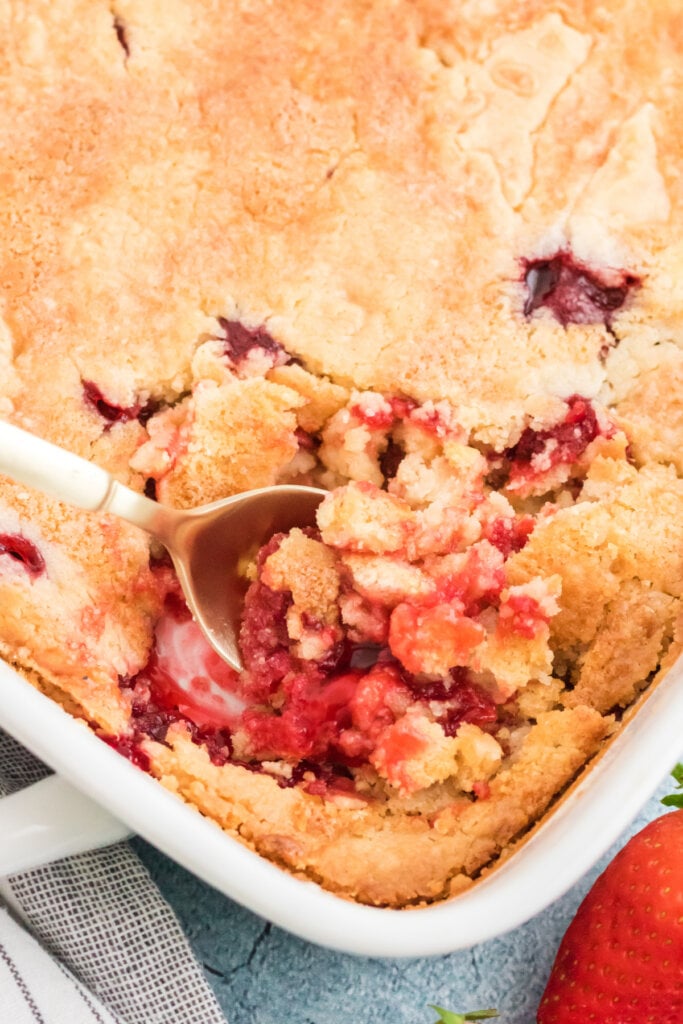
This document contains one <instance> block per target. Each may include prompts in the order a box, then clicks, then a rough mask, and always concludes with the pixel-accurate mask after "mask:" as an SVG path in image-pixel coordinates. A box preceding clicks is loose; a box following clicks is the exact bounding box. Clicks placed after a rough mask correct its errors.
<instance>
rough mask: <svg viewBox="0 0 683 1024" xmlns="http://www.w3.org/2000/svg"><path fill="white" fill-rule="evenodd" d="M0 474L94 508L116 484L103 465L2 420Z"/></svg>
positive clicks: (56, 496) (53, 495)
mask: <svg viewBox="0 0 683 1024" xmlns="http://www.w3.org/2000/svg"><path fill="white" fill-rule="evenodd" d="M0 473H5V474H6V475H7V476H11V477H12V479H13V480H17V481H19V482H21V483H23V484H28V486H29V487H36V488H37V489H38V490H39V491H44V492H45V493H46V494H51V495H52V497H53V498H60V499H61V500H62V501H66V502H68V504H70V505H78V506H79V507H80V508H86V509H90V510H91V511H94V510H95V509H99V508H101V507H102V505H104V504H105V503H106V501H107V496H108V494H109V491H110V489H111V487H112V485H113V484H114V483H115V481H114V480H113V478H112V477H111V476H110V475H109V473H107V472H106V470H104V469H101V468H100V466H96V465H94V464H93V463H92V462H88V461H87V460H86V459H81V458H80V457H79V456H78V455H73V454H72V452H68V451H66V450H65V449H64V448H58V447H57V445H56V444H51V443H50V442H49V441H43V439H42V438H40V437H36V436H35V435H34V434H29V433H28V432H27V431H26V430H21V429H20V428H19V427H15V426H12V424H10V423H5V422H2V421H0Z"/></svg>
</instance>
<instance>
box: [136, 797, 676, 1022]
mask: <svg viewBox="0 0 683 1024" xmlns="http://www.w3.org/2000/svg"><path fill="white" fill-rule="evenodd" d="M670 789H671V786H670V785H669V783H668V782H666V783H664V784H663V785H662V787H661V788H660V790H659V792H658V794H657V796H656V797H655V798H653V799H652V800H651V801H650V802H649V803H648V804H647V806H646V807H645V808H644V809H643V811H642V813H641V814H640V815H639V816H638V818H637V819H636V821H634V823H633V825H632V826H631V828H629V829H628V830H627V831H626V832H625V833H624V834H623V835H622V836H621V838H620V840H619V841H618V843H616V844H615V846H614V847H613V848H612V849H611V850H610V852H609V853H608V854H607V855H606V856H605V857H604V858H603V860H602V861H601V862H600V864H598V865H596V867H595V868H594V869H593V870H592V871H591V872H590V874H588V875H586V876H585V877H584V878H583V879H582V880H581V882H579V883H578V884H577V885H576V886H575V887H574V888H573V889H572V890H571V891H570V892H569V893H567V895H566V896H565V897H563V899H561V900H558V901H557V902H556V903H554V904H553V905H552V906H551V907H549V908H548V909H547V910H546V911H544V912H543V913H542V914H539V915H538V916H537V917H535V918H533V920H531V921H529V922H528V923H527V924H526V925H524V926H523V927H521V928H517V929H516V930H515V931H514V932H510V933H509V934H508V935H505V936H503V937H501V938H498V939H494V940H492V941H490V942H486V943H483V944H482V945H479V946H475V947H474V948H473V949H470V950H466V951H463V952H459V953H453V954H451V955H449V956H441V957H432V958H424V959H414V960H372V959H367V958H360V957H353V956H348V955H346V954H342V953H335V952H331V951H330V950H326V949H320V948H318V947H316V946H313V945H311V944H310V943H308V942H304V941H302V940H301V939H297V938H294V937H293V936H291V935H288V934H287V933H286V932H283V931H281V930H280V929H278V928H275V927H273V926H271V925H269V924H267V923H266V922H264V921H263V920H262V919H261V918H259V917H256V916H255V915H254V914H252V913H250V912H249V911H247V910H244V909H243V908H242V907H239V906H238V905H237V904H235V903H233V902H231V901H230V900H228V899H226V898H225V897H224V896H221V895H219V894H218V893H217V892H215V890H213V889H210V888H209V887H208V886H206V885H204V884H203V883H202V882H200V881H198V880H197V879H196V878H194V877H193V876H192V875H190V874H188V873H187V872H186V871H184V870H183V869H182V868H179V867H178V866H177V865H175V864H173V863H172V862H171V861H169V860H168V859H167V858H166V857H164V856H162V854H160V853H158V852H157V851H156V850H154V849H152V847H150V846H148V845H147V844H146V843H144V842H142V840H136V841H135V846H136V849H137V851H138V853H139V854H140V856H141V858H142V860H143V861H144V863H145V864H146V865H147V868H148V869H149V871H150V872H151V874H152V876H153V877H154V879H155V880H156V882H157V883H158V885H159V886H160V887H161V890H162V892H163V893H164V895H165V896H166V898H167V899H168V901H169V903H170V904H171V905H172V906H173V908H174V910H175V911H176V913H177V914H178V916H179V918H180V920H181V922H182V924H183V926H184V928H185V931H186V933H187V935H188V938H189V940H190V942H191V944H192V946H193V948H194V951H195V953H196V955H197V957H198V958H199V960H200V962H201V963H203V964H204V967H205V969H206V972H207V977H208V979H209V982H210V984H211V985H212V987H213V989H214V991H215V993H216V996H217V998H218V1000H219V1002H220V1004H221V1006H222V1007H223V1010H224V1011H225V1014H226V1016H227V1018H228V1021H229V1024H430V1022H431V1021H433V1020H434V1017H435V1014H434V1013H433V1012H432V1011H431V1010H429V1009H428V1004H429V1003H437V1004H440V1005H441V1006H446V1007H448V1008H450V1009H454V1010H461V1011H462V1010H465V1009H477V1008H483V1007H488V1006H495V1007H497V1008H498V1009H499V1011H500V1013H501V1024H533V1022H534V1020H535V1009H536V1006H537V1005H538V1001H539V998H540V995H541V993H542V991H543V988H544V985H545V981H546V979H547V976H548V973H549V970H550V966H551V964H552V961H553V958H554V955H555V951H556V949H557V946H558V944H559V941H560V938H561V936H562V935H563V933H564V931H565V929H566V927H567V925H568V923H569V921H570V919H571V917H572V916H573V914H574V911H575V910H576V908H577V906H578V904H579V903H580V901H581V899H582V898H583V896H584V895H585V893H586V892H587V890H588V888H589V886H590V885H591V883H592V882H593V880H594V879H595V878H596V877H597V875H598V874H599V873H600V871H601V870H602V868H603V867H604V866H605V864H606V863H607V862H608V860H610V859H611V858H612V857H613V856H614V854H615V853H616V851H617V849H619V848H620V847H621V846H623V844H624V843H625V842H626V840H627V839H628V838H629V837H630V836H631V835H632V834H633V833H634V832H636V831H638V830H639V829H640V828H642V827H643V825H645V824H646V822H648V821H650V820H651V819H652V818H655V817H656V816H657V815H658V814H661V813H662V812H663V811H664V808H663V807H662V805H661V804H660V803H659V799H658V798H659V797H660V796H661V795H662V794H663V793H665V792H667V791H670ZM197 1024H201V1022H200V1021H198V1022H197Z"/></svg>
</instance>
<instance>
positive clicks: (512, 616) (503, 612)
mask: <svg viewBox="0 0 683 1024" xmlns="http://www.w3.org/2000/svg"><path fill="white" fill-rule="evenodd" d="M498 623H499V628H500V630H501V631H502V632H504V633H505V632H507V633H516V634H517V635H518V636H523V637H526V638H527V639H528V640H533V638H534V637H535V636H537V635H538V633H539V631H540V630H541V629H542V628H543V627H544V626H545V625H547V623H548V616H547V615H546V614H545V613H544V612H543V610H542V609H541V606H540V605H539V603H538V601H537V600H536V599H535V598H534V597H531V596H530V595H529V594H510V596H509V597H508V599H507V601H505V603H504V604H502V605H501V606H500V617H499V620H498Z"/></svg>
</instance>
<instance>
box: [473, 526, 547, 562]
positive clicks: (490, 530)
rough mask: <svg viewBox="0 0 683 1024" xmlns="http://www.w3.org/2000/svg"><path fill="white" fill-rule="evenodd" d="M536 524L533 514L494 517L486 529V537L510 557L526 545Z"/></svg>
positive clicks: (504, 556)
mask: <svg viewBox="0 0 683 1024" xmlns="http://www.w3.org/2000/svg"><path fill="white" fill-rule="evenodd" d="M535 525H536V523H535V520H534V518H533V516H518V517H517V518H516V519H504V518H502V517H501V518H500V519H493V520H492V521H491V522H490V523H488V524H487V526H486V527H485V529H484V538H485V539H486V540H487V541H488V542H489V543H490V544H493V546H494V547H495V548H498V550H499V551H500V552H501V554H502V555H503V558H505V559H508V558H509V557H510V555H512V554H514V553H515V552H517V551H521V550H522V548H523V547H524V546H525V545H526V542H527V541H528V539H529V537H530V535H531V532H532V531H533V528H534V526H535Z"/></svg>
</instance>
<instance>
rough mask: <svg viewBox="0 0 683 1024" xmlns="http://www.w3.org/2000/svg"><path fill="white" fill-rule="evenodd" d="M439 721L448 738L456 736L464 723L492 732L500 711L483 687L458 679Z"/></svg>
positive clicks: (461, 678) (464, 679)
mask: <svg viewBox="0 0 683 1024" xmlns="http://www.w3.org/2000/svg"><path fill="white" fill-rule="evenodd" d="M438 721H439V724H440V725H441V728H442V729H443V731H444V732H445V733H446V735H447V736H455V734H456V733H457V731H458V729H459V728H460V726H461V725H462V724H463V722H469V723H470V724H471V725H478V726H479V728H480V729H486V730H487V731H489V732H490V731H491V726H493V725H494V724H496V723H497V721H498V709H497V707H496V704H495V702H494V701H493V698H492V697H491V696H490V694H488V693H487V692H486V690H484V689H482V687H481V686H477V685H476V683H471V682H469V681H468V680H467V679H466V678H463V677H459V678H458V677H456V679H455V682H454V684H453V688H452V689H451V690H450V691H449V694H448V701H447V703H446V704H445V705H444V712H443V714H442V715H441V716H440V717H439V719H438Z"/></svg>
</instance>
